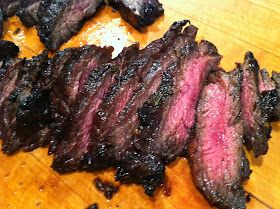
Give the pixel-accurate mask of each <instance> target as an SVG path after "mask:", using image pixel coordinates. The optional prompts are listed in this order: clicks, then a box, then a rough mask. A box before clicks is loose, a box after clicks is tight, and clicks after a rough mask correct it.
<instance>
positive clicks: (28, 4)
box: [17, 0, 42, 27]
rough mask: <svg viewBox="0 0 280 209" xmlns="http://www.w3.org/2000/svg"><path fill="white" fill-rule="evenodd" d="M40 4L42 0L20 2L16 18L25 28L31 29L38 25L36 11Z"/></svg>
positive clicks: (22, 0) (23, 0)
mask: <svg viewBox="0 0 280 209" xmlns="http://www.w3.org/2000/svg"><path fill="white" fill-rule="evenodd" d="M41 2H42V0H21V2H20V6H19V10H18V11H17V16H18V17H19V18H20V20H21V22H22V23H23V24H24V25H25V26H27V27H32V26H35V25H37V24H38V22H39V19H38V10H39V6H40V3H41Z"/></svg>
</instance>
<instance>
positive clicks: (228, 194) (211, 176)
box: [188, 70, 250, 209]
mask: <svg viewBox="0 0 280 209" xmlns="http://www.w3.org/2000/svg"><path fill="white" fill-rule="evenodd" d="M241 81H242V72H241V71H240V70H235V71H232V72H231V73H226V72H224V71H223V70H219V71H217V72H216V73H214V74H213V75H211V77H210V79H209V84H207V85H206V86H205V87H204V88H203V90H202V93H201V99H200V101H199V104H198V107H197V116H196V118H197V123H196V131H195V136H194V138H193V139H192V140H191V141H190V144H189V146H188V156H189V164H190V168H191V174H192V178H193V181H194V183H195V185H196V187H197V188H198V189H199V190H200V191H201V192H202V194H203V195H204V196H205V197H206V199H207V200H208V201H209V203H210V204H211V205H213V206H216V207H217V208H219V209H230V208H238V209H242V208H244V209H245V202H246V201H245V193H244V190H243V189H242V182H243V181H244V180H245V179H246V178H248V177H249V175H250V169H249V162H248V160H247V158H246V156H245V154H244V150H243V148H242V136H243V128H242V122H241V120H240V111H241V102H240V88H241Z"/></svg>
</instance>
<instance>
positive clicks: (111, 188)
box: [93, 177, 119, 200]
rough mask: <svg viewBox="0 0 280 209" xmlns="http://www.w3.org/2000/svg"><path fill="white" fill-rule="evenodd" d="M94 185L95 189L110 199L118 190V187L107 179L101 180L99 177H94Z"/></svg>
mask: <svg viewBox="0 0 280 209" xmlns="http://www.w3.org/2000/svg"><path fill="white" fill-rule="evenodd" d="M93 183H94V185H95V187H96V189H97V190H99V191H100V192H102V193H104V196H105V197H106V198H107V199H108V200H111V199H112V198H113V196H114V194H115V193H117V192H118V191H119V187H118V186H115V185H114V184H112V183H111V182H107V181H102V180H101V178H99V177H97V178H96V179H94V182H93Z"/></svg>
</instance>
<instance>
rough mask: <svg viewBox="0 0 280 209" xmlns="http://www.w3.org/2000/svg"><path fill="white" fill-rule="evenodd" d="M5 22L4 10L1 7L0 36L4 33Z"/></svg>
mask: <svg viewBox="0 0 280 209" xmlns="http://www.w3.org/2000/svg"><path fill="white" fill-rule="evenodd" d="M3 22H4V16H3V11H2V9H1V8H0V38H1V37H2V33H3Z"/></svg>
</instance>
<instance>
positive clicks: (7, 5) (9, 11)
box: [0, 0, 21, 17]
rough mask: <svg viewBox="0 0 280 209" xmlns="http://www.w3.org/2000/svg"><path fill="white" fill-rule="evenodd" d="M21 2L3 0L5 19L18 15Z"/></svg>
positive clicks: (0, 2)
mask: <svg viewBox="0 0 280 209" xmlns="http://www.w3.org/2000/svg"><path fill="white" fill-rule="evenodd" d="M20 1H21V0H1V1H0V8H1V9H2V12H3V15H4V17H11V16H13V15H15V14H16V12H17V10H18V8H19V5H20Z"/></svg>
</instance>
